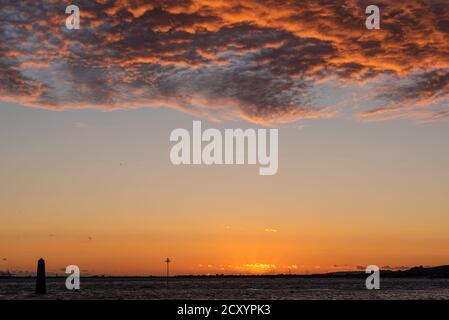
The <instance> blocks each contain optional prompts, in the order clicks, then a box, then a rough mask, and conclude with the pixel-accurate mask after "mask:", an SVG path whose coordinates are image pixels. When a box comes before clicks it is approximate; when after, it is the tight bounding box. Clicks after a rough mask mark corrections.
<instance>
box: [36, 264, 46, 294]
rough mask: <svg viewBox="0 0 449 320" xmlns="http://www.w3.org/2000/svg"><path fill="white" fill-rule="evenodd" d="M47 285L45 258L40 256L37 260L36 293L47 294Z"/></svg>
mask: <svg viewBox="0 0 449 320" xmlns="http://www.w3.org/2000/svg"><path fill="white" fill-rule="evenodd" d="M46 293H47V286H46V283H45V260H44V259H42V258H40V259H39V261H38V262H37V274H36V294H46Z"/></svg>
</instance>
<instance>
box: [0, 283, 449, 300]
mask: <svg viewBox="0 0 449 320" xmlns="http://www.w3.org/2000/svg"><path fill="white" fill-rule="evenodd" d="M34 285H35V283H34V279H0V299H275V300H278V299H307V300H308V299H326V300H329V299H332V300H334V299H344V300H348V299H449V279H381V289H380V290H367V289H365V280H364V279H322V278H303V279H301V278H290V279H286V278H178V279H176V278H175V279H170V283H169V287H168V289H167V288H166V284H165V281H163V280H161V279H158V278H148V279H142V278H140V279H129V278H128V279H127V278H103V279H102V278H98V279H92V278H85V279H81V289H80V290H79V291H68V290H67V289H66V287H65V279H62V278H57V279H55V278H53V279H52V278H49V279H47V290H48V294H47V295H45V296H36V295H35V294H34Z"/></svg>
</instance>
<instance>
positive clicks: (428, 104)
mask: <svg viewBox="0 0 449 320" xmlns="http://www.w3.org/2000/svg"><path fill="white" fill-rule="evenodd" d="M0 4H1V8H2V10H1V11H0V70H1V71H2V72H1V73H0V100H3V101H15V102H18V103H20V104H22V105H25V106H30V107H36V108H47V109H54V110H62V109H67V108H73V109H76V108H98V109H102V110H115V109H118V108H143V107H169V108H176V109H179V110H182V111H184V112H189V113H192V114H195V115H198V116H204V117H209V118H210V119H215V120H223V119H244V120H246V121H249V122H254V123H260V124H272V123H286V122H292V121H297V120H301V119H309V118H324V117H334V116H337V115H338V114H341V113H342V112H343V111H344V110H341V109H342V108H344V106H347V104H345V103H343V102H344V101H343V100H344V98H338V99H340V100H342V101H338V99H337V101H334V103H332V104H331V103H329V102H328V101H326V99H323V97H322V95H323V94H324V95H326V91H325V90H324V91H323V90H321V91H320V92H321V93H320V94H321V96H320V94H317V90H316V89H317V88H321V89H323V88H324V89H325V88H332V90H333V92H341V93H343V94H340V95H339V96H340V97H341V96H345V95H346V93H348V92H350V90H351V89H350V88H357V92H358V94H360V95H361V97H359V98H358V99H357V101H362V102H359V103H358V105H356V106H352V108H350V109H351V110H350V113H351V116H353V117H356V118H358V119H367V120H388V119H399V118H413V119H418V120H425V121H432V120H437V119H442V118H446V117H447V116H449V107H448V101H449V7H448V6H447V2H446V1H444V0H441V1H440V0H432V1H417V0H411V1H407V2H406V3H401V2H398V1H393V0H391V1H387V0H383V1H377V3H376V4H377V5H378V6H379V7H380V9H381V29H380V30H367V29H366V28H365V19H366V14H365V8H366V6H368V5H369V4H371V3H368V1H361V0H360V1H357V0H351V1H328V0H310V1H293V0H276V1H274V0H244V1H243V0H241V1H235V0H165V1H128V0H116V1H112V0H96V1H94V0H80V1H76V3H74V4H76V5H78V6H79V8H80V10H81V29H80V30H68V29H66V27H65V20H66V17H67V15H66V14H65V8H66V6H68V5H69V4H72V3H71V2H70V3H69V2H67V1H53V0H52V1H20V2H17V1H13V0H0ZM323 92H324V93H323Z"/></svg>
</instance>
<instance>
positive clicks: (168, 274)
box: [165, 258, 171, 288]
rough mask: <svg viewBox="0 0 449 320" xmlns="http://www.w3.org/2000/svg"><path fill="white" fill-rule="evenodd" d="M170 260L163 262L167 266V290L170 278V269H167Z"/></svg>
mask: <svg viewBox="0 0 449 320" xmlns="http://www.w3.org/2000/svg"><path fill="white" fill-rule="evenodd" d="M170 262H171V261H170V258H167V259H166V260H165V263H166V264H167V288H168V278H169V277H170V267H169V265H170Z"/></svg>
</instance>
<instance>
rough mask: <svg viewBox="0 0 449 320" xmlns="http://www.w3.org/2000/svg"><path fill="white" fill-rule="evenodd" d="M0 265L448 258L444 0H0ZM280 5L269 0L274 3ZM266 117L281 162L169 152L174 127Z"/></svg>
mask: <svg viewBox="0 0 449 320" xmlns="http://www.w3.org/2000/svg"><path fill="white" fill-rule="evenodd" d="M0 3H1V5H2V10H1V13H0V39H1V41H0V67H1V69H2V72H1V74H0V155H1V157H0V181H1V183H0V221H1V223H0V270H12V271H13V272H14V273H16V274H21V273H29V272H33V271H34V270H35V268H36V261H37V259H38V258H40V257H44V258H45V259H46V261H47V270H48V271H50V272H56V273H63V270H64V269H65V266H67V265H71V264H75V265H78V266H79V267H80V269H81V270H82V274H111V275H149V274H152V275H161V274H164V272H165V265H164V260H165V258H166V257H167V256H168V257H170V258H171V260H172V261H173V262H172V271H173V272H174V273H175V274H216V273H226V274H261V273H285V272H289V271H291V272H292V273H321V272H332V271H341V270H359V269H362V268H364V267H366V266H367V265H370V264H375V265H378V266H380V267H384V268H391V269H396V268H404V267H409V266H414V265H442V264H448V263H449V261H448V256H449V197H448V195H449V194H448V190H449V171H448V170H447V164H448V163H449V148H448V141H447V137H449V126H448V115H449V104H448V103H449V9H448V7H447V5H445V2H444V1H428V2H425V3H423V2H418V1H408V2H407V3H406V4H400V3H398V2H393V1H378V6H379V8H380V10H381V28H380V30H367V29H366V27H365V19H366V16H367V15H366V14H365V13H364V9H365V7H366V6H367V2H365V1H318V0H314V1H307V2H297V1H276V2H272V1H255V0H254V1H253V0H248V1H206V0H204V1H201V0H192V1H163V2H160V1H150V2H148V1H99V0H98V1H78V2H77V5H78V6H79V7H80V11H81V24H80V25H81V28H80V30H68V29H66V27H65V19H66V17H67V15H66V14H65V7H66V6H67V5H68V3H65V2H63V1H44V2H40V3H35V2H30V3H27V2H23V3H21V4H18V3H16V2H13V1H0ZM273 8H276V9H273ZM193 120H201V121H202V122H203V126H204V127H206V128H207V127H210V128H218V129H221V130H224V129H225V128H278V129H279V170H278V173H277V174H276V175H274V176H260V175H259V174H258V165H243V166H242V165H240V166H237V165H228V166H225V165H216V166H205V165H200V166H193V165H192V166H174V165H172V163H171V162H170V158H169V154H170V148H171V146H172V143H171V142H170V141H169V136H170V132H171V131H172V130H174V129H176V128H186V129H188V130H191V128H192V121H193Z"/></svg>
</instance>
